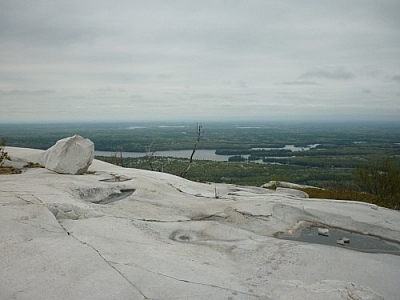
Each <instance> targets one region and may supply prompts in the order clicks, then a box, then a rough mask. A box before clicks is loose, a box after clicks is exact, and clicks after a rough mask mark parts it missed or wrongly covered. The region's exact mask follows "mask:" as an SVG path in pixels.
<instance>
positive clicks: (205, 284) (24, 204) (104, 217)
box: [0, 147, 400, 300]
mask: <svg viewBox="0 0 400 300" xmlns="http://www.w3.org/2000/svg"><path fill="white" fill-rule="evenodd" d="M7 151H9V153H10V154H11V155H12V157H14V158H17V157H18V158H19V161H26V160H28V159H29V160H30V159H31V158H32V157H34V156H35V155H37V154H40V151H37V150H36V151H35V150H29V149H24V150H21V149H17V148H12V147H9V148H8V149H7ZM89 171H95V173H92V172H91V173H89V174H88V173H86V174H84V175H82V176H65V175H59V174H55V173H53V172H49V171H48V170H46V169H43V168H35V169H26V170H24V171H23V172H22V173H21V174H19V175H1V176H0V299H16V300H23V299H24V300H25V299H41V300H50V299H51V300H53V299H58V300H67V299H85V300H98V299H100V300H101V299H104V300H106V299H115V300H125V299H159V300H161V299H177V300H183V299H190V300H203V299H213V300H214V299H216V300H219V299H225V300H226V299H230V300H239V299H246V300H287V299H296V300H297V299H298V300H300V299H302V300H303V299H312V300H320V299H323V300H349V299H359V300H361V299H362V300H367V299H368V300H383V299H385V300H398V299H399V295H400V285H399V284H398V283H399V278H400V256H399V255H391V254H381V253H364V252H358V251H354V250H348V249H347V247H343V246H339V245H338V246H337V247H333V246H327V245H319V244H310V243H304V242H297V241H291V240H282V239H278V238H276V237H275V236H276V234H277V233H278V232H289V231H292V230H293V231H296V228H298V227H299V226H301V224H302V223H301V222H309V223H317V224H321V226H322V225H326V226H328V227H329V226H331V227H335V228H344V229H347V230H350V231H354V232H364V233H366V234H370V235H374V236H379V237H382V238H387V239H389V240H391V241H393V242H394V241H397V242H400V213H399V212H398V211H394V210H389V209H384V208H381V207H377V206H374V205H370V204H366V203H359V202H350V201H337V200H333V201H331V200H324V199H307V198H299V197H296V196H294V195H293V194H291V193H288V194H285V193H284V192H283V191H281V192H276V191H272V190H268V189H263V188H256V187H242V186H234V185H226V184H204V183H196V182H191V181H188V180H185V179H182V178H179V177H175V176H172V175H169V174H165V173H158V172H150V171H144V170H136V169H127V168H121V167H117V166H113V165H110V164H107V163H104V162H100V161H97V160H94V161H93V164H92V165H91V166H90V168H89ZM114 178H119V179H121V178H124V181H118V180H112V179H114ZM215 188H216V189H217V192H218V196H219V197H218V199H216V198H215ZM104 200H106V201H104ZM103 203H105V204H103ZM322 223H323V224H322ZM320 238H321V239H326V237H323V236H321V237H320ZM352 243H353V241H351V244H352Z"/></svg>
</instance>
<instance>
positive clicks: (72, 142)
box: [40, 135, 94, 175]
mask: <svg viewBox="0 0 400 300" xmlns="http://www.w3.org/2000/svg"><path fill="white" fill-rule="evenodd" d="M93 158H94V144H93V142H92V141H91V140H89V139H84V138H83V137H81V136H79V135H74V136H72V137H68V138H65V139H62V140H59V141H57V143H56V144H55V145H54V146H52V147H51V148H49V149H48V150H47V151H46V152H45V153H44V154H43V156H42V157H41V159H40V162H41V164H42V165H43V166H44V167H45V168H46V169H49V170H52V171H54V172H57V173H60V174H73V175H80V174H83V173H85V172H86V171H87V169H88V168H89V167H90V165H91V164H92V161H93Z"/></svg>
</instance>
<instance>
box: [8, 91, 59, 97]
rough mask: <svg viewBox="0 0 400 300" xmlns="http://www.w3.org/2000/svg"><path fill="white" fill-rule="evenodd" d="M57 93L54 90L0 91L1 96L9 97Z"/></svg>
mask: <svg viewBox="0 0 400 300" xmlns="http://www.w3.org/2000/svg"><path fill="white" fill-rule="evenodd" d="M53 93H55V91H54V90H35V91H28V90H10V91H6V90H0V95H9V96H44V95H49V94H53Z"/></svg>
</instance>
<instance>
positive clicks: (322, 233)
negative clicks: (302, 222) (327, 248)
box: [318, 228, 329, 236]
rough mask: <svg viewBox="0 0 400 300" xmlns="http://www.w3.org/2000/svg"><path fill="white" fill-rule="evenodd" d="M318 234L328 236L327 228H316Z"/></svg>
mask: <svg viewBox="0 0 400 300" xmlns="http://www.w3.org/2000/svg"><path fill="white" fill-rule="evenodd" d="M318 234H319V235H323V236H329V229H327V228H318Z"/></svg>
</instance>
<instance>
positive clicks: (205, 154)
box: [95, 144, 319, 162]
mask: <svg viewBox="0 0 400 300" xmlns="http://www.w3.org/2000/svg"><path fill="white" fill-rule="evenodd" d="M318 145H319V144H314V145H309V146H307V147H295V146H294V145H286V146H285V147H283V148H253V149H252V150H280V149H284V150H290V151H292V152H297V151H307V150H310V149H312V148H315V147H317V146H318ZM215 151H216V150H202V149H199V150H196V153H195V154H194V157H193V158H194V159H199V160H213V161H228V159H229V157H231V156H233V155H218V154H215ZM191 154H192V150H168V151H157V152H155V153H154V156H163V157H176V158H189V157H190V155H191ZM95 155H97V156H114V155H115V152H112V151H96V152H95ZM145 156H146V153H145V152H122V157H145ZM241 156H242V157H244V158H248V157H249V155H241ZM254 162H262V160H259V161H254Z"/></svg>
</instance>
